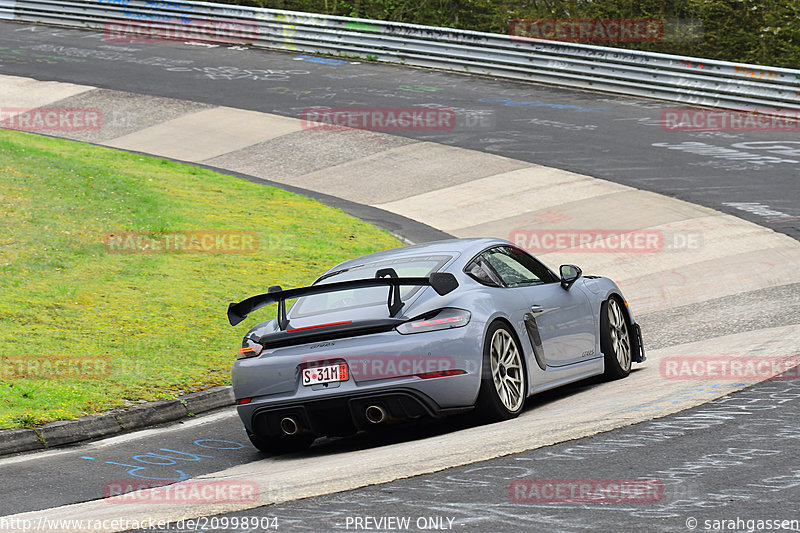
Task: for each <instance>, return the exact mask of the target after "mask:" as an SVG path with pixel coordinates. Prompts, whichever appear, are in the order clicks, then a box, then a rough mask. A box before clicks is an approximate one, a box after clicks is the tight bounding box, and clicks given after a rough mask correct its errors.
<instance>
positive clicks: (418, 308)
mask: <svg viewBox="0 0 800 533" xmlns="http://www.w3.org/2000/svg"><path fill="white" fill-rule="evenodd" d="M287 300H296V301H295V302H294V304H293V305H291V307H290V308H289V309H287V305H286V301H287ZM273 303H277V304H278V305H277V317H276V318H274V319H272V320H268V321H266V322H262V323H260V324H258V325H256V326H255V327H253V328H252V329H250V331H248V332H247V334H246V335H245V336H244V341H243V342H242V348H241V349H240V350H239V356H238V359H237V360H236V363H235V364H234V366H233V370H232V372H233V388H234V393H235V396H236V403H237V406H238V407H237V408H238V411H239V415H240V416H241V418H242V421H243V422H244V425H245V428H246V430H247V433H248V435H249V436H250V440H251V441H252V442H253V444H254V445H255V446H256V447H257V448H259V449H260V450H262V451H266V452H270V453H280V452H286V451H291V450H298V449H303V448H306V447H308V446H310V445H311V443H312V442H313V441H314V439H315V438H316V437H320V436H343V435H349V434H353V433H356V432H357V431H359V430H365V429H369V428H372V427H375V426H378V425H380V424H387V423H390V422H392V421H400V420H411V419H417V418H422V417H442V416H445V415H449V414H455V413H463V412H466V411H470V410H475V411H476V412H477V415H479V416H480V417H481V418H482V419H484V420H505V419H510V418H514V417H516V416H517V415H518V414H519V413H520V412H521V411H522V408H523V404H524V403H525V399H526V398H527V397H528V396H530V395H532V394H535V393H537V392H541V391H544V390H547V389H552V388H554V387H558V386H560V385H564V384H566V383H571V382H574V381H578V380H581V379H585V378H588V377H590V376H595V375H599V374H605V376H607V377H608V378H610V379H615V378H623V377H625V376H627V375H628V374H629V373H630V370H631V363H632V362H642V361H644V359H645V356H644V346H643V344H642V336H641V331H640V329H639V326H638V325H637V324H636V322H635V320H634V318H633V314H632V313H631V311H630V309H629V307H628V303H627V301H626V300H625V298H624V297H623V295H622V292H621V291H620V289H619V287H617V285H616V284H615V283H614V282H613V281H611V280H610V279H607V278H603V277H597V276H583V275H582V273H581V270H580V268H578V267H576V266H574V265H562V266H561V268H560V271H559V273H558V274H556V273H555V272H553V271H552V270H550V269H549V268H548V267H546V266H545V265H544V264H542V263H541V262H540V261H538V260H537V259H535V258H534V257H532V256H531V255H529V254H528V253H526V252H525V251H523V250H521V249H520V248H518V247H516V246H514V245H513V244H511V243H510V242H508V241H504V240H499V239H453V240H446V241H439V242H432V243H428V244H421V245H415V246H407V247H404V248H396V249H393V250H387V251H384V252H378V253H374V254H370V255H367V256H364V257H359V258H358V259H351V260H349V261H345V262H344V263H341V264H339V265H337V266H335V267H333V268H331V269H330V270H329V271H327V272H326V273H324V274H323V275H322V276H320V277H319V279H317V281H316V282H314V284H313V285H311V286H309V287H302V288H297V289H287V290H284V289H282V288H281V287H280V286H274V287H270V288H269V290H268V291H267V292H266V293H265V294H260V295H258V296H253V297H251V298H248V299H246V300H243V301H241V302H239V303H236V304H230V306H229V308H228V319H229V320H230V323H231V325H233V326H235V325H237V324H238V323H239V322H241V321H242V320H244V318H245V317H246V316H247V315H248V314H249V313H251V312H253V311H255V310H256V309H258V308H260V307H263V306H265V305H269V304H273Z"/></svg>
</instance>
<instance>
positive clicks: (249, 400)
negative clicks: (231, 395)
mask: <svg viewBox="0 0 800 533" xmlns="http://www.w3.org/2000/svg"><path fill="white" fill-rule="evenodd" d="M252 401H253V399H252V398H239V399H238V400H236V405H244V404H246V403H250V402H252Z"/></svg>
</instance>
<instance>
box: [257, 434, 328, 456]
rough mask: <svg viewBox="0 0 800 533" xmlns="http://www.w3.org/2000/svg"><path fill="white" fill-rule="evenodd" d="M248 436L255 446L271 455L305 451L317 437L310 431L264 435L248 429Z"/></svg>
mask: <svg viewBox="0 0 800 533" xmlns="http://www.w3.org/2000/svg"><path fill="white" fill-rule="evenodd" d="M247 436H248V437H249V438H250V442H251V443H253V446H255V447H256V448H258V449H259V450H260V451H262V452H264V453H268V454H270V455H279V454H283V453H291V452H300V451H303V450H305V449H308V448H309V447H310V446H311V444H312V443H313V442H314V439H315V437H314V435H311V434H310V433H308V434H304V435H296V436H292V437H262V436H260V435H255V434H253V433H250V432H249V431H248V432H247Z"/></svg>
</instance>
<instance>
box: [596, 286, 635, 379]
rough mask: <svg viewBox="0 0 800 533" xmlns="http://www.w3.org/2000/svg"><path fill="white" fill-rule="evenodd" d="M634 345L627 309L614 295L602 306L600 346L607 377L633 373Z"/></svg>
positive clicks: (614, 377) (616, 377)
mask: <svg viewBox="0 0 800 533" xmlns="http://www.w3.org/2000/svg"><path fill="white" fill-rule="evenodd" d="M632 346H633V343H632V341H631V328H630V325H629V324H628V319H627V317H626V314H625V311H623V310H622V306H621V305H620V303H619V300H618V299H617V298H616V297H614V296H612V297H610V298H609V299H608V300H606V301H605V302H603V305H602V306H600V348H601V349H602V350H603V357H604V362H605V373H604V376H605V377H606V378H607V379H620V378H624V377H627V376H628V374H630V373H631V361H632V357H633V349H632Z"/></svg>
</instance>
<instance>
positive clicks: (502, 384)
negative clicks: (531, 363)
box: [476, 322, 528, 421]
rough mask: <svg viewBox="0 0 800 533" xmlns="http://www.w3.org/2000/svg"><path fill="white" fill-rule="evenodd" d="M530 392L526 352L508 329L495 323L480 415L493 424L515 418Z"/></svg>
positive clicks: (489, 337)
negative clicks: (525, 360)
mask: <svg viewBox="0 0 800 533" xmlns="http://www.w3.org/2000/svg"><path fill="white" fill-rule="evenodd" d="M527 390H528V388H527V383H526V379H525V365H524V362H523V360H522V351H521V350H520V349H519V346H518V345H517V341H516V340H515V339H514V336H513V335H512V334H511V332H510V331H509V329H508V326H506V325H505V324H503V323H502V322H495V323H493V324H492V325H491V326H490V327H489V331H488V332H487V333H486V341H485V342H484V346H483V375H482V377H481V389H480V393H479V394H478V401H477V405H476V407H477V410H478V413H479V414H480V415H481V416H482V417H483V418H485V419H487V420H489V421H498V420H509V419H511V418H515V417H517V416H518V415H519V414H520V413H521V412H522V406H523V405H525V397H526V395H527Z"/></svg>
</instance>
